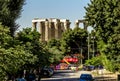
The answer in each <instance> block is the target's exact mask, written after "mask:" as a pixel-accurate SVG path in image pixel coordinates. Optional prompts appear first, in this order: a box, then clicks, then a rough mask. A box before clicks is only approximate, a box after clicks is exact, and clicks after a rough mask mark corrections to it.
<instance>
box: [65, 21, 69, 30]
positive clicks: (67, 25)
mask: <svg viewBox="0 0 120 81" xmlns="http://www.w3.org/2000/svg"><path fill="white" fill-rule="evenodd" d="M64 28H65V30H68V29H69V28H70V22H69V21H66V22H64Z"/></svg>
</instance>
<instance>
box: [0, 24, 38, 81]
mask: <svg viewBox="0 0 120 81" xmlns="http://www.w3.org/2000/svg"><path fill="white" fill-rule="evenodd" d="M13 41H14V38H13V37H11V36H10V31H9V28H8V27H5V26H3V25H1V24H0V80H1V81H3V80H4V79H5V77H6V76H7V75H8V77H9V76H10V75H15V74H16V73H17V71H18V70H21V69H22V68H23V66H24V65H25V64H28V63H29V64H33V63H34V62H35V61H36V59H37V58H36V56H35V55H32V54H31V53H30V52H29V51H28V50H26V49H25V47H24V46H23V45H19V44H16V43H15V45H11V42H12V44H14V43H13ZM15 41H16V40H15ZM6 78H7V77H6Z"/></svg>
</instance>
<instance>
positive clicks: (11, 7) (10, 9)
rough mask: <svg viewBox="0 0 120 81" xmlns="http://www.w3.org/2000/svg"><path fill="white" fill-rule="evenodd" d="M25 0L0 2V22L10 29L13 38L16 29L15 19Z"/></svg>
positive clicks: (0, 0)
mask: <svg viewBox="0 0 120 81" xmlns="http://www.w3.org/2000/svg"><path fill="white" fill-rule="evenodd" d="M24 2H25V0H0V22H2V24H3V25H5V26H8V27H9V28H10V32H11V35H12V36H13V35H14V33H15V31H16V30H17V28H18V27H19V25H18V24H16V22H15V21H16V19H17V18H19V17H20V13H21V10H22V6H23V4H24Z"/></svg>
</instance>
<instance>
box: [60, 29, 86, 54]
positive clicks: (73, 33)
mask: <svg viewBox="0 0 120 81" xmlns="http://www.w3.org/2000/svg"><path fill="white" fill-rule="evenodd" d="M87 36H88V35H87V31H86V30H84V29H81V28H79V27H76V28H74V29H73V30H68V31H66V32H65V33H64V34H63V36H62V39H61V49H62V51H64V52H65V53H70V52H71V53H79V54H80V53H81V49H84V48H85V49H86V44H87V43H86V42H87Z"/></svg>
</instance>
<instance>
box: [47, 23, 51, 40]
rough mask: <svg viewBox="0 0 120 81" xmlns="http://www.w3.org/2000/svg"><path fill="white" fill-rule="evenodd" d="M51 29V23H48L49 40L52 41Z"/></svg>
mask: <svg viewBox="0 0 120 81" xmlns="http://www.w3.org/2000/svg"><path fill="white" fill-rule="evenodd" d="M51 27H52V22H49V27H48V28H49V32H48V33H49V40H50V39H52V30H51Z"/></svg>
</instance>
